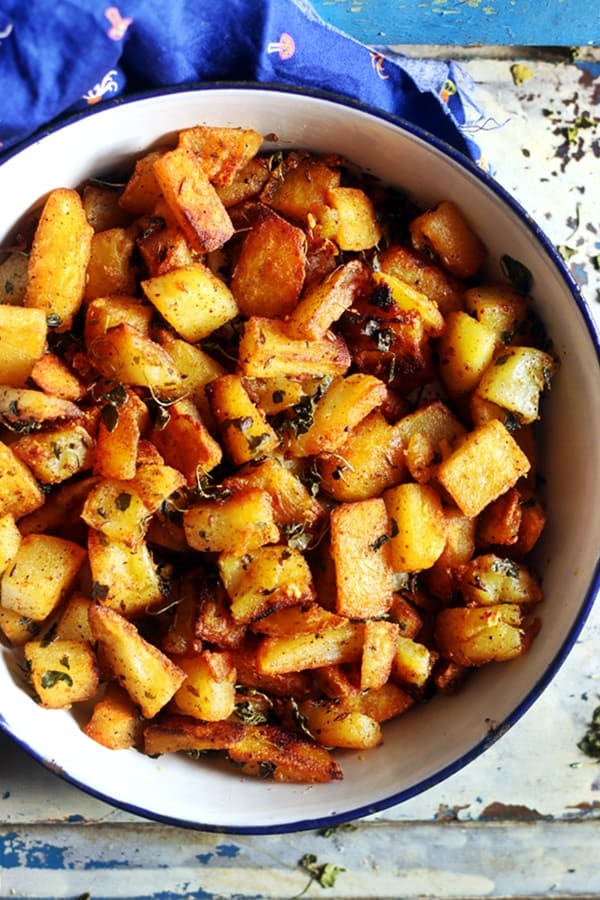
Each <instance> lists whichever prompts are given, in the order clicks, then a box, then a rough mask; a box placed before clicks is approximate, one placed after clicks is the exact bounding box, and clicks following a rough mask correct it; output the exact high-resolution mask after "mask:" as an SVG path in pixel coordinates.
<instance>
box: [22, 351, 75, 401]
mask: <svg viewBox="0 0 600 900" xmlns="http://www.w3.org/2000/svg"><path fill="white" fill-rule="evenodd" d="M30 378H31V380H32V381H33V382H34V384H35V385H37V387H39V389H40V390H41V391H43V392H44V393H45V394H52V395H53V396H54V397H60V399H61V400H72V401H74V402H77V401H78V400H83V398H84V396H85V393H86V390H87V387H86V385H85V383H84V382H83V381H82V380H81V378H79V376H78V375H77V374H76V373H75V372H74V371H73V369H71V368H70V367H69V366H68V365H67V364H66V363H65V362H64V360H63V359H62V358H61V357H60V356H57V355H56V354H55V353H44V354H43V355H42V356H40V358H39V359H38V360H37V362H36V363H35V364H34V366H33V369H32V370H31V375H30Z"/></svg>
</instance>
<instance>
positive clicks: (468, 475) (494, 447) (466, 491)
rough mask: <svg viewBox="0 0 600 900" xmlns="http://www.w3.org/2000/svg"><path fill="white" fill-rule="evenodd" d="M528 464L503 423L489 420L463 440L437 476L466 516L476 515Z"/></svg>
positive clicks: (521, 473) (524, 469) (517, 478)
mask: <svg viewBox="0 0 600 900" xmlns="http://www.w3.org/2000/svg"><path fill="white" fill-rule="evenodd" d="M529 467H530V463H529V460H528V459H527V457H526V456H525V454H524V453H523V451H522V450H521V448H520V447H519V445H518V444H517V442H516V441H515V440H514V438H513V437H512V436H511V435H510V434H509V432H508V431H507V430H506V428H505V427H504V425H502V423H501V422H499V421H498V420H497V419H491V420H490V421H489V422H487V423H486V424H485V425H480V426H478V427H477V428H475V429H474V430H473V431H471V432H469V434H468V435H466V437H465V438H464V439H463V441H462V443H460V445H459V446H458V447H457V448H456V449H455V450H454V452H453V453H451V454H450V456H449V457H447V459H445V460H444V461H443V462H442V463H441V464H440V467H439V469H438V479H439V481H440V483H441V484H442V486H443V487H444V488H445V489H446V490H447V491H448V493H449V494H450V496H451V497H452V499H453V500H454V502H455V503H456V505H457V506H458V507H459V509H460V510H461V511H462V512H463V513H464V515H466V516H471V517H472V516H477V515H479V513H480V512H481V511H482V510H483V509H484V508H485V507H486V506H487V505H488V503H491V502H492V501H493V500H496V498H497V497H499V496H500V495H501V494H503V493H504V492H505V491H507V490H508V489H509V488H511V487H514V485H515V484H516V483H517V481H518V480H519V478H521V477H522V476H523V475H526V474H527V472H528V471H529Z"/></svg>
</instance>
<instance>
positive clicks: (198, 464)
mask: <svg viewBox="0 0 600 900" xmlns="http://www.w3.org/2000/svg"><path fill="white" fill-rule="evenodd" d="M151 438H152V441H153V443H154V444H155V446H156V447H157V448H158V450H159V452H160V453H161V454H162V456H163V457H164V459H165V462H167V463H168V464H169V465H170V466H172V467H173V468H174V469H178V470H179V471H180V472H181V473H182V474H183V476H184V477H185V480H186V483H187V485H188V486H189V487H194V486H195V485H196V484H197V483H198V480H199V478H201V476H202V475H203V474H206V473H207V472H210V471H212V469H214V468H215V466H218V465H219V463H220V462H221V460H222V458H223V451H222V450H221V447H220V445H219V444H218V443H217V441H216V440H215V439H214V438H213V436H212V435H211V434H210V432H209V431H208V429H207V427H206V425H205V424H204V422H203V421H202V418H201V416H200V413H199V412H198V410H197V408H196V406H195V405H194V403H193V402H192V401H191V400H189V399H188V398H184V399H182V400H178V401H177V402H176V403H173V404H171V405H170V406H169V408H168V419H167V421H166V423H165V424H162V423H161V425H160V426H156V427H155V428H154V429H153V430H152V433H151Z"/></svg>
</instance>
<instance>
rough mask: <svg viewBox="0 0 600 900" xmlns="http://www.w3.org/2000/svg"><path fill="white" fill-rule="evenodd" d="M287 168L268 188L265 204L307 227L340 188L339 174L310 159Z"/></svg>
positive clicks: (337, 170)
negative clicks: (329, 194) (319, 209)
mask: <svg viewBox="0 0 600 900" xmlns="http://www.w3.org/2000/svg"><path fill="white" fill-rule="evenodd" d="M295 162H296V165H288V166H286V167H285V168H284V171H283V173H282V174H283V177H282V178H280V179H277V180H276V181H275V182H274V187H271V186H269V189H268V192H267V197H266V198H265V202H266V203H268V205H269V206H271V207H272V208H273V209H275V210H277V212H279V213H281V215H282V216H285V217H286V218H289V219H293V220H294V221H296V222H299V223H301V224H302V225H305V224H306V222H307V217H308V215H309V213H310V212H312V211H313V210H314V209H315V208H318V207H320V206H323V205H325V204H327V202H328V192H329V191H330V190H331V188H335V187H339V184H340V171H339V169H337V168H333V167H331V166H328V165H327V164H326V162H324V161H322V160H320V159H318V158H315V157H312V156H309V157H305V158H304V159H299V160H296V161H295Z"/></svg>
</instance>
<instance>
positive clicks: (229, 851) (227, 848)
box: [217, 844, 241, 859]
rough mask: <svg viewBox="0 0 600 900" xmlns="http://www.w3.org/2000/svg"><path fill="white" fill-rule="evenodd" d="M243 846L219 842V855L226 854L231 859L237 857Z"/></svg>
mask: <svg viewBox="0 0 600 900" xmlns="http://www.w3.org/2000/svg"><path fill="white" fill-rule="evenodd" d="M240 852H241V848H240V847H238V846H237V844H219V846H218V847H217V856H226V857H229V859H235V857H236V856H239V854H240Z"/></svg>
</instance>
